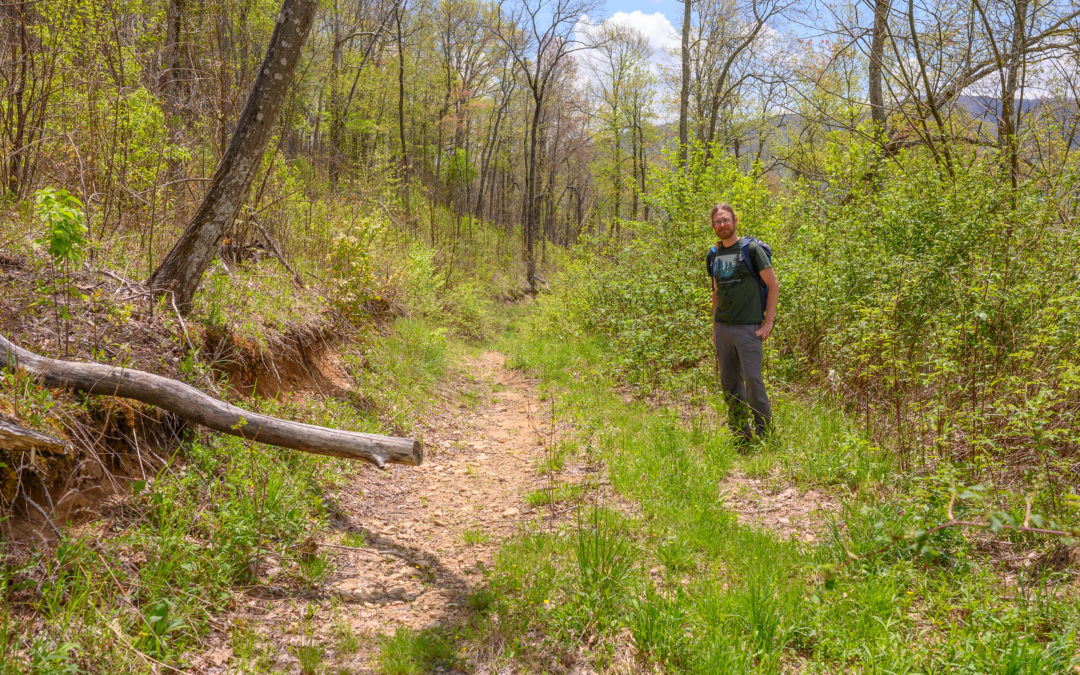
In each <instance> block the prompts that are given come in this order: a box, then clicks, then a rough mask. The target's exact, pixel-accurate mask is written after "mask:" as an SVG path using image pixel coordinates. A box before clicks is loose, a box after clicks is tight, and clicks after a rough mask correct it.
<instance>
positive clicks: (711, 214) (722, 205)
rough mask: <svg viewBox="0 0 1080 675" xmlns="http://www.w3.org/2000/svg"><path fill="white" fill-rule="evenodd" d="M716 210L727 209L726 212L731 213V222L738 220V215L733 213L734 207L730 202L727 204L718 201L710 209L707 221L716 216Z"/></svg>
mask: <svg viewBox="0 0 1080 675" xmlns="http://www.w3.org/2000/svg"><path fill="white" fill-rule="evenodd" d="M717 211H727V212H728V213H730V214H731V220H732V222H734V223H738V222H739V217H738V216H737V215H735V207H734V206H732V205H731V204H728V203H727V202H720V203H719V204H717V205H716V206H714V207H712V211H709V222H710V223H711V222H712V221H713V218H715V217H716V212H717Z"/></svg>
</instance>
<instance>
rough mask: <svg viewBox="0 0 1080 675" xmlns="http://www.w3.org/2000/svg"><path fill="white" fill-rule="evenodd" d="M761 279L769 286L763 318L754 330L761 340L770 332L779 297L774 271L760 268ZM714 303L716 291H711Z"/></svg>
mask: <svg viewBox="0 0 1080 675" xmlns="http://www.w3.org/2000/svg"><path fill="white" fill-rule="evenodd" d="M761 280H762V281H764V282H765V285H766V286H768V288H769V296H768V297H767V298H766V299H765V320H764V321H762V322H761V328H758V329H757V331H755V333H754V334H755V335H757V336H758V337H759V338H761V339H762V340H765V339H766V338H768V337H769V333H772V327H773V319H774V318H776V300H777V298H779V297H780V282H779V281H777V280H776V272H775V271H774V270H773V268H771V267H766V268H765V269H763V270H761ZM715 303H716V291H715V290H714V291H713V304H714V305H715Z"/></svg>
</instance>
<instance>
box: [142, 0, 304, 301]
mask: <svg viewBox="0 0 1080 675" xmlns="http://www.w3.org/2000/svg"><path fill="white" fill-rule="evenodd" d="M317 7H318V2H317V0H282V3H281V11H280V12H279V13H278V16H277V24H276V25H275V27H274V33H273V35H272V36H271V38H270V46H269V47H267V49H266V56H265V58H263V62H262V66H261V67H260V68H259V73H258V75H257V76H256V78H255V84H253V85H252V87H251V93H250V94H249V95H248V100H247V105H245V106H244V111H243V112H242V113H241V114H240V120H239V121H238V123H237V126H236V132H235V133H234V134H233V137H232V140H231V141H230V142H229V147H228V149H227V150H226V151H225V154H224V156H222V158H221V162H220V163H219V164H218V166H217V171H216V172H215V173H214V178H213V180H212V181H211V183H210V189H209V191H207V193H206V196H205V197H203V200H202V203H201V204H200V205H199V208H198V210H197V211H196V212H195V215H194V216H193V217H192V218H191V221H190V222H189V223H188V226H187V228H186V229H185V230H184V233H183V234H182V235H181V236H180V240H179V241H177V242H176V244H175V245H174V246H173V247H172V250H171V251H169V253H168V255H166V256H165V259H164V260H162V261H161V264H160V265H159V266H158V268H157V269H156V270H154V273H153V274H152V275H151V276H150V286H151V287H153V288H154V289H155V290H156V291H157V292H159V293H173V294H174V298H175V300H176V303H177V305H178V306H179V307H180V308H181V310H182V311H185V312H186V311H188V310H190V308H191V300H192V298H193V297H194V296H195V289H196V288H198V286H199V281H200V280H201V279H202V275H203V273H204V272H205V271H206V268H207V267H209V266H210V263H211V261H213V259H214V256H215V255H217V252H218V248H219V247H220V246H221V242H222V240H224V238H225V234H226V233H227V232H228V231H229V228H230V227H231V226H232V224H233V221H234V220H235V219H236V215H237V214H238V213H239V212H240V207H241V206H243V204H244V201H245V200H246V198H247V193H248V188H250V187H251V181H252V180H253V179H254V178H255V173H256V172H257V171H258V168H259V164H260V162H261V161H262V156H263V151H264V150H265V149H266V142H267V141H268V140H269V138H270V132H271V131H272V130H273V128H274V124H275V122H276V121H277V118H278V113H279V112H280V111H281V105H282V102H283V101H284V100H285V95H286V93H287V92H288V89H289V84H290V82H291V81H292V76H293V72H294V71H295V70H296V64H297V62H298V61H299V60H300V53H301V52H300V50H301V48H302V47H303V44H304V41H305V40H306V39H307V34H308V32H309V31H310V29H311V24H312V22H313V20H314V18H315V10H316V8H317Z"/></svg>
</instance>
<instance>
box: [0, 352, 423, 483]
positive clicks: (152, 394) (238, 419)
mask: <svg viewBox="0 0 1080 675" xmlns="http://www.w3.org/2000/svg"><path fill="white" fill-rule="evenodd" d="M0 359H2V361H0V367H2V368H11V369H18V370H24V371H26V372H27V373H30V374H31V375H36V376H37V377H40V378H41V379H42V380H44V381H45V383H46V384H48V385H50V386H54V387H64V388H68V389H78V390H81V391H86V392H89V393H91V394H101V395H106V396H120V397H123V398H131V399H135V400H137V401H142V402H143V403H149V404H151V405H155V406H157V407H159V408H163V409H165V410H168V411H169V412H172V413H175V414H177V415H180V416H181V417H183V418H184V419H186V420H188V421H189V422H194V423H196V424H201V425H203V426H205V427H209V428H210V429H213V430H214V431H220V432H221V433H223V434H231V435H233V436H239V437H240V438H244V439H247V440H250V441H258V442H260V443H267V444H269V445H277V446H280V447H283V448H292V449H294V450H302V451H304V452H310V453H314V454H316V455H330V456H331V457H344V458H346V459H362V460H364V461H367V462H371V463H372V464H374V465H375V466H378V467H380V468H381V467H382V466H384V465H385V464H387V463H391V464H409V465H412V466H417V465H419V464H420V463H421V462H422V461H423V459H424V451H423V448H422V447H421V445H420V442H419V441H416V440H413V439H411V438H397V437H394V436H380V435H379V434H365V433H360V432H356V431H343V430H341V429H330V428H327V427H320V426H315V425H314V424H304V423H302V422H290V421H288V420H282V419H278V418H276V417H270V416H269V415H262V414H260V413H255V412H251V411H248V410H243V409H242V408H237V407H236V406H233V405H230V404H229V403H226V402H224V401H219V400H218V399H216V398H213V397H211V396H208V395H206V394H204V393H203V392H201V391H199V390H198V389H196V388H194V387H192V386H190V385H187V384H184V383H183V382H179V381H177V380H173V379H170V378H167V377H162V376H160V375H154V374H153V373H145V372H143V371H141V370H132V369H130V368H116V367H113V366H107V365H104V364H99V363H77V362H74V361H59V360H57V359H50V358H47V357H44V356H39V355H37V354H34V353H33V352H30V351H27V350H25V349H23V348H21V347H17V346H16V345H14V344H12V343H11V342H10V341H8V340H7V339H6V338H5V337H4V336H3V335H0Z"/></svg>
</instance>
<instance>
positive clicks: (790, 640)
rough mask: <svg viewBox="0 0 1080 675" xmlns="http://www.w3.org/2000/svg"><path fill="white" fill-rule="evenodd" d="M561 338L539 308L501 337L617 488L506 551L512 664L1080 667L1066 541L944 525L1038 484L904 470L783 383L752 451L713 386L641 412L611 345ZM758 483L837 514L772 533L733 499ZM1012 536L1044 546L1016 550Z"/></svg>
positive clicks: (567, 448)
mask: <svg viewBox="0 0 1080 675" xmlns="http://www.w3.org/2000/svg"><path fill="white" fill-rule="evenodd" d="M549 330H550V326H548V325H547V324H545V323H544V322H542V321H540V322H537V321H535V319H534V321H532V322H530V323H527V324H526V326H525V328H524V329H523V331H522V332H521V333H520V334H517V335H515V336H513V337H511V338H510V339H509V341H508V342H507V343H506V348H507V349H508V351H510V352H511V353H512V354H513V355H514V358H515V363H516V365H518V366H519V367H522V368H526V369H529V370H532V371H535V372H538V373H539V374H541V375H542V377H543V381H544V382H545V383H546V387H545V391H546V392H547V395H549V396H550V397H552V398H553V399H554V402H555V414H556V416H558V417H559V418H561V419H566V420H569V421H572V422H573V426H574V429H575V431H574V432H573V435H572V437H570V438H565V439H561V442H560V450H559V452H560V453H561V454H562V455H563V456H564V457H565V456H566V455H570V456H571V457H577V458H578V459H579V461H580V458H583V457H584V458H587V460H588V461H587V462H586V463H587V464H588V463H590V462H596V461H599V462H601V463H602V465H603V467H604V469H605V470H606V472H607V476H608V478H609V480H610V483H611V487H612V488H613V490H614V493H608V494H606V495H605V493H603V492H599V491H596V490H590V491H588V492H587V493H586V494H585V495H584V497H583V498H581V499H580V500H578V502H577V503H578V506H579V508H578V510H577V512H576V513H577V515H576V518H575V519H574V520H573V521H572V522H571V523H570V524H567V525H563V526H559V527H554V528H552V527H546V526H541V527H537V528H535V529H534V530H532V531H530V532H529V533H528V534H526V535H524V536H521V537H519V538H516V539H514V540H513V541H511V542H509V543H508V544H506V545H505V546H504V547H503V548H502V550H501V551H500V553H499V556H498V558H497V561H496V566H495V569H494V570H493V571H492V574H491V585H490V588H491V591H492V594H493V600H492V602H491V605H490V607H489V609H488V611H489V612H491V615H492V616H494V617H496V618H497V620H496V621H493V622H492V623H491V624H490V625H489V627H488V630H490V631H492V632H494V633H496V634H497V635H498V641H500V642H503V641H505V645H506V646H505V651H504V656H505V657H506V658H507V659H508V660H509V661H511V662H524V663H528V664H531V667H532V668H533V669H535V670H537V671H541V670H544V671H547V672H559V671H565V670H569V669H570V666H571V665H572V664H574V663H579V662H582V661H584V662H586V663H588V664H589V665H590V666H592V667H595V668H598V669H599V670H601V671H604V670H607V669H614V670H619V669H620V668H622V667H625V659H626V655H627V653H633V654H634V658H635V659H636V660H637V661H638V662H639V663H641V664H650V663H655V664H657V665H659V666H661V667H662V668H663V669H664V670H665V671H666V672H692V673H706V672H707V673H741V672H762V673H771V672H779V671H783V670H789V669H796V670H799V671H804V672H821V673H832V672H840V671H847V670H852V671H853V672H881V673H900V672H952V673H983V672H1009V673H1046V672H1066V671H1068V670H1070V669H1072V668H1074V667H1075V666H1076V665H1077V661H1076V659H1077V656H1076V654H1077V650H1076V645H1077V641H1076V640H1077V631H1078V629H1080V613H1078V612H1077V604H1076V602H1075V591H1074V590H1073V585H1072V576H1071V573H1068V572H1067V571H1066V570H1065V569H1064V568H1062V567H1060V566H1059V565H1060V563H1055V562H1054V559H1055V554H1056V553H1058V552H1060V551H1062V550H1063V549H1062V546H1061V544H1060V543H1059V541H1058V540H1056V539H1050V540H1047V539H1045V538H1040V537H1038V536H1037V535H1032V534H1027V533H1017V532H1008V531H1000V530H999V529H998V528H995V527H992V526H991V524H990V523H991V521H990V520H986V529H985V531H982V532H980V531H979V530H975V531H964V530H961V529H959V528H945V529H940V530H937V531H934V529H933V528H934V526H936V525H939V524H942V523H946V522H949V521H950V520H952V519H953V518H954V517H956V518H961V519H966V520H970V521H980V520H982V519H984V518H985V517H987V514H993V515H990V516H989V517H990V518H992V519H993V518H996V519H1000V521H1004V522H1016V523H1019V522H1024V520H1025V503H1024V501H1023V499H1022V498H1019V497H1018V496H1017V495H1011V494H994V493H993V492H986V491H983V490H980V488H978V487H972V486H968V485H966V484H965V483H964V479H965V475H964V472H963V471H962V470H960V469H957V468H955V467H951V466H946V465H942V466H940V467H939V468H938V469H937V470H935V471H933V472H926V473H921V474H912V473H905V472H903V471H901V470H900V462H901V459H900V458H899V457H897V456H896V455H895V454H893V453H891V452H889V451H886V450H884V449H882V448H880V447H878V446H875V445H873V444H872V443H871V442H870V441H869V440H868V438H867V436H866V435H865V430H864V429H863V428H862V420H861V418H860V416H859V415H858V414H855V415H849V414H846V413H845V412H844V411H843V409H842V408H840V407H838V406H836V405H835V404H827V403H823V404H813V403H808V402H807V401H806V399H805V395H804V393H802V392H799V391H793V390H784V391H783V393H781V394H780V395H779V396H777V397H776V398H777V399H778V401H777V406H776V412H775V415H776V418H777V419H776V424H777V427H778V428H779V429H780V430H781V431H780V432H778V433H777V434H776V435H774V436H772V437H770V438H769V439H767V440H764V441H762V442H760V444H759V445H758V446H757V447H755V448H754V449H752V450H751V451H750V452H749V453H740V452H738V451H737V450H736V447H735V444H734V442H733V437H732V436H731V435H729V434H728V433H727V432H726V431H719V429H720V428H721V427H722V426H723V423H724V420H723V415H722V414H717V412H716V410H717V409H718V406H719V404H720V402H719V400H718V399H717V397H716V396H715V393H714V392H711V391H709V392H707V393H704V394H701V395H698V396H696V397H688V398H687V399H685V400H684V404H682V405H679V406H678V409H676V408H665V407H662V406H661V407H656V406H655V405H654V404H653V403H652V402H650V400H648V398H646V399H645V400H638V401H634V402H631V403H629V404H628V403H626V402H625V401H624V399H623V398H622V397H621V396H620V395H618V394H616V393H615V389H616V385H617V383H618V379H614V378H613V377H612V375H611V373H612V372H613V370H616V369H617V368H618V367H619V365H618V364H619V361H618V359H617V354H618V351H617V350H616V349H614V348H613V347H612V345H611V343H610V342H609V341H608V340H607V339H606V338H598V337H590V338H583V339H580V340H574V341H562V340H552V339H551V336H550V333H549ZM616 372H617V370H616ZM685 401H689V405H686V404H685ZM679 409H681V410H683V411H688V415H682V416H680V415H679V414H678V410H679ZM732 477H736V478H737V477H742V478H741V479H740V480H729V479H730V478H732ZM746 478H756V479H759V483H758V484H759V485H760V487H759V488H758V489H759V490H760V491H761V494H752V495H749V496H748V497H747V498H748V499H750V500H758V499H760V498H761V497H762V495H768V494H770V493H771V494H775V493H777V492H780V491H781V490H782V489H784V488H785V487H786V486H789V485H794V486H796V488H797V490H799V491H806V490H809V489H813V488H821V489H824V490H826V491H829V492H831V493H833V494H836V495H837V496H838V497H839V499H838V500H837V503H838V507H837V509H836V510H833V511H829V510H827V509H823V510H821V511H820V512H817V511H815V514H814V515H813V517H812V518H810V519H809V520H806V521H803V524H802V525H801V526H800V527H802V528H806V527H807V525H806V523H812V524H811V525H809V528H810V533H809V534H810V536H809V537H807V536H804V535H806V534H807V532H806V531H805V530H801V531H798V532H795V531H788V532H772V531H770V530H769V529H768V528H764V529H763V528H762V527H761V526H760V525H758V524H753V523H748V522H743V521H742V520H741V519H740V518H739V517H738V515H737V513H736V511H735V510H733V509H732V508H730V507H729V505H728V502H729V501H730V500H731V499H732V498H734V497H739V496H740V495H739V494H738V492H739V490H740V485H742V486H745V485H746V481H745V479H746ZM950 502H953V503H952V504H951V505H950ZM1042 503H1043V504H1044V505H1045V506H1047V507H1049V506H1050V502H1047V501H1045V500H1044V501H1042ZM754 513H755V511H754V510H753V509H751V510H750V511H749V513H748V514H746V515H749V516H753V515H754ZM1075 523H1076V519H1075V516H1074V517H1072V518H1070V520H1069V523H1068V526H1072V527H1075ZM1059 526H1060V525H1059ZM789 537H790V538H789ZM1013 550H1024V551H1032V552H1034V553H1033V554H1032V555H1030V556H1029V557H1028V558H1027V559H1026V560H1023V561H1020V560H1016V559H1015V558H1013V557H1011V556H1010V555H1009V554H1007V553H1006V554H1002V552H1003V551H1004V552H1011V551H1013ZM537 635H540V636H543V637H542V638H541V639H540V640H536V639H535V636H537ZM620 664H621V665H620Z"/></svg>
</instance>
